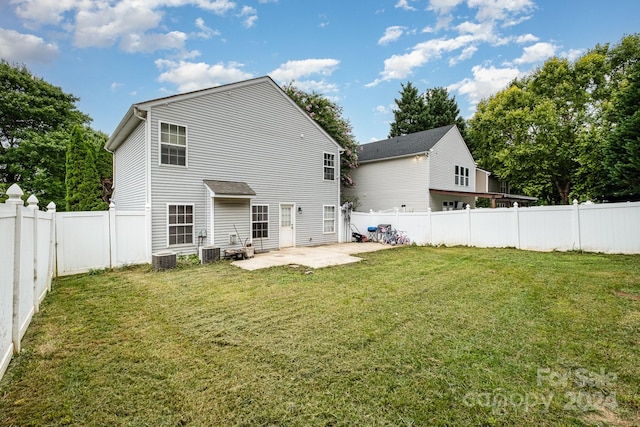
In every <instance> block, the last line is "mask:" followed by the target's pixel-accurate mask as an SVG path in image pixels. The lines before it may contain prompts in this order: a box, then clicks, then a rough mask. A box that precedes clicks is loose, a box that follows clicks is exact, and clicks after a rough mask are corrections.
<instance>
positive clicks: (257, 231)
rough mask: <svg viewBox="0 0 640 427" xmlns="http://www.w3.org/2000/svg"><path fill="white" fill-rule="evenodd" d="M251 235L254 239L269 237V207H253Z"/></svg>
mask: <svg viewBox="0 0 640 427" xmlns="http://www.w3.org/2000/svg"><path fill="white" fill-rule="evenodd" d="M251 233H252V236H253V238H254V239H266V238H267V237H269V205H253V206H251Z"/></svg>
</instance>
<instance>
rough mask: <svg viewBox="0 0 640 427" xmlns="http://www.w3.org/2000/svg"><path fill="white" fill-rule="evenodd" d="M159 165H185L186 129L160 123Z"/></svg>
mask: <svg viewBox="0 0 640 427" xmlns="http://www.w3.org/2000/svg"><path fill="white" fill-rule="evenodd" d="M160 163H161V164H163V165H177V166H186V165H187V128H186V127H184V126H178V125H171V124H169V123H160Z"/></svg>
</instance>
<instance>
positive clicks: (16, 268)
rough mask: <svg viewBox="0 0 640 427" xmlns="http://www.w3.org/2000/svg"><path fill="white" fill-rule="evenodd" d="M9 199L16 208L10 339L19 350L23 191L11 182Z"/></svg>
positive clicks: (9, 203) (8, 192) (14, 349)
mask: <svg viewBox="0 0 640 427" xmlns="http://www.w3.org/2000/svg"><path fill="white" fill-rule="evenodd" d="M6 194H7V196H9V199H8V200H7V201H6V202H5V204H7V205H14V206H15V208H16V221H15V232H14V234H13V237H14V241H13V316H12V323H11V340H12V341H13V351H14V352H15V353H18V352H19V351H20V277H21V274H20V273H21V271H20V262H21V260H20V259H21V257H22V208H23V207H24V203H23V202H22V195H23V194H24V192H23V191H22V189H21V188H20V187H19V186H18V185H17V184H13V185H12V186H11V187H9V189H8V190H7V193H6Z"/></svg>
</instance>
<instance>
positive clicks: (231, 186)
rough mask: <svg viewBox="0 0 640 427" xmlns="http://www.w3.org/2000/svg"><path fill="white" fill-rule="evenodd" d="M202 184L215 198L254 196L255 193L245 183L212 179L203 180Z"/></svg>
mask: <svg viewBox="0 0 640 427" xmlns="http://www.w3.org/2000/svg"><path fill="white" fill-rule="evenodd" d="M204 183H205V185H206V186H207V187H209V189H210V190H211V191H213V192H214V193H215V195H216V196H236V197H237V196H255V195H256V192H255V191H253V189H252V188H251V187H249V184H247V183H246V182H235V181H215V180H212V179H205V180H204Z"/></svg>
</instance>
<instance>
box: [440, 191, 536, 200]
mask: <svg viewBox="0 0 640 427" xmlns="http://www.w3.org/2000/svg"><path fill="white" fill-rule="evenodd" d="M429 191H430V192H432V193H436V194H447V195H450V196H467V197H482V198H485V199H496V200H513V201H518V200H520V201H527V202H535V201H537V200H538V198H537V197H530V196H522V195H520V194H505V193H478V192H474V191H451V190H438V189H435V188H431V189H429Z"/></svg>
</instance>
